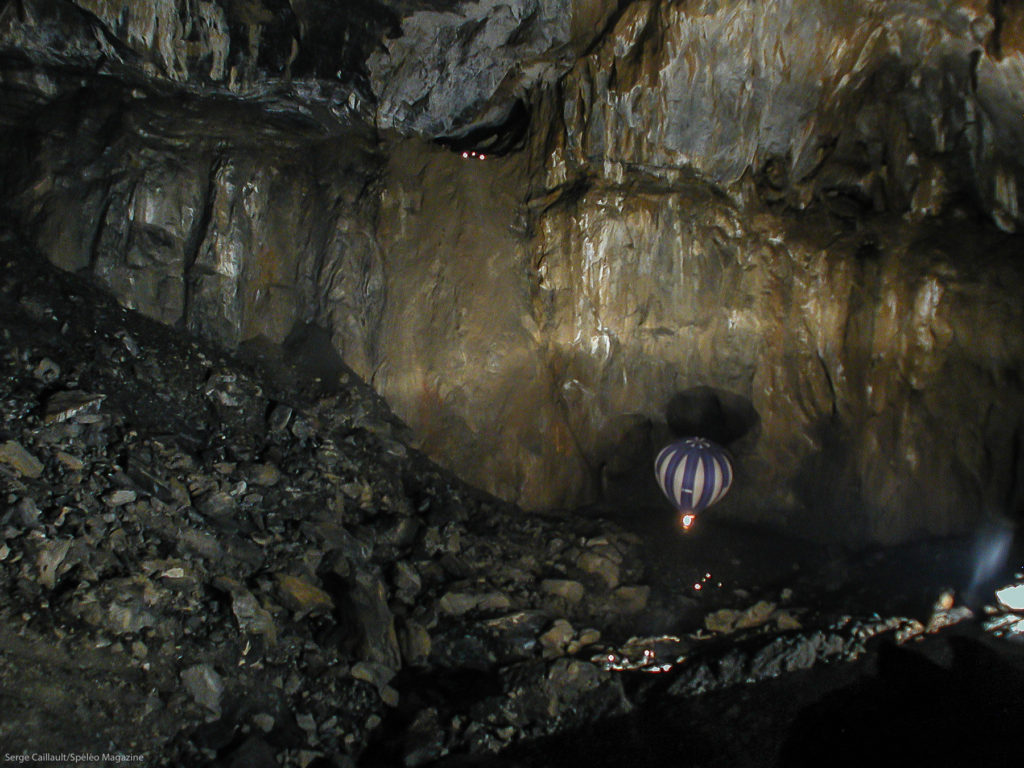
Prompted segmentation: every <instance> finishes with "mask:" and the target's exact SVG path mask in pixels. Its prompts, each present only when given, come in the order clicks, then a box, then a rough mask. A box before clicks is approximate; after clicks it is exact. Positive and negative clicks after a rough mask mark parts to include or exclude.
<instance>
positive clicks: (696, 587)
mask: <svg viewBox="0 0 1024 768" xmlns="http://www.w3.org/2000/svg"><path fill="white" fill-rule="evenodd" d="M710 578H711V574H710V573H705V574H704V578H703V579H701V580H700V581H698V582H694V585H693V589H694V591H696V592H700V591H701V590H702V589H704V585H705V584H707V582H708V580H709V579H710ZM715 586H718V587H720V586H722V582H718V583H717V584H716V585H715Z"/></svg>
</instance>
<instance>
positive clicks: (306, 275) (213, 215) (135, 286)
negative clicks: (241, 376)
mask: <svg viewBox="0 0 1024 768" xmlns="http://www.w3.org/2000/svg"><path fill="white" fill-rule="evenodd" d="M254 121H255V122H254ZM254 128H255V130H254ZM16 135H17V136H18V137H19V138H16V139H14V141H16V142H19V143H21V142H25V143H27V144H29V145H31V146H32V147H33V149H34V152H33V153H32V154H30V155H26V156H23V157H18V158H14V159H12V160H11V162H9V163H8V164H7V165H6V167H5V171H6V174H5V176H6V182H7V187H8V189H14V188H21V189H22V190H23V191H22V193H21V194H20V195H19V196H18V198H17V200H16V205H15V208H16V209H17V211H18V216H19V218H20V219H21V221H22V226H23V227H24V228H25V229H26V231H28V232H30V233H31V241H32V243H33V245H34V246H35V247H36V248H38V249H39V250H40V251H42V252H43V253H45V254H47V255H48V256H49V257H50V258H51V259H52V260H53V261H54V262H55V263H56V264H57V265H58V266H61V267H62V268H64V269H68V270H71V271H79V270H90V271H91V272H92V273H93V274H94V275H95V277H96V279H97V280H98V281H99V282H100V283H101V284H102V285H104V286H105V287H106V288H107V289H108V290H110V292H111V293H113V294H114V295H115V296H116V297H117V298H118V300H119V301H120V302H121V303H122V304H123V305H124V306H126V307H129V308H132V309H138V310H139V311H141V312H142V313H143V314H146V315H149V316H150V317H153V318H155V319H157V320H160V321H162V322H165V323H168V324H171V325H182V326H184V327H187V328H189V329H190V330H192V331H195V332H197V333H199V334H200V335H202V336H205V337H207V338H209V339H211V340H213V341H215V342H217V343H218V344H220V345H222V346H224V347H226V348H235V347H237V346H238V345H239V344H240V343H241V342H244V341H247V340H250V339H254V338H258V337H263V338H265V339H267V340H269V341H271V342H277V343H279V342H281V341H283V340H284V339H285V338H286V337H287V336H288V334H289V332H290V331H291V330H292V329H293V328H294V327H296V326H297V325H301V324H314V325H319V326H321V327H323V328H330V329H336V331H337V332H336V333H335V334H334V342H335V344H336V346H337V348H338V350H339V351H340V352H341V353H342V354H343V355H345V356H346V357H347V358H349V359H350V360H351V365H353V366H354V367H358V369H359V370H360V372H362V373H365V372H366V371H367V370H369V369H370V365H371V363H370V359H371V357H372V354H373V353H372V347H373V344H374V343H375V338H376V335H377V330H376V325H377V323H378V321H379V316H380V311H381V309H382V305H383V282H382V280H383V277H382V272H381V269H382V263H381V260H380V258H379V253H378V250H377V246H376V241H375V235H374V232H373V222H374V218H375V213H374V212H375V210H376V207H377V194H376V193H375V192H374V191H372V188H373V179H374V178H375V174H376V172H377V171H376V168H377V167H378V166H379V163H380V159H379V156H378V155H377V153H376V149H375V148H374V146H373V144H372V141H371V140H370V139H368V137H367V134H366V132H365V131H363V133H361V134H360V133H358V132H347V133H343V134H341V135H339V136H324V135H322V134H321V133H319V132H318V131H313V132H310V130H309V127H308V125H305V124H303V123H294V122H290V121H287V120H285V121H282V122H278V123H276V124H275V123H272V122H271V123H268V122H267V121H266V119H265V116H264V115H263V114H262V112H259V111H257V110H253V109H251V108H248V107H246V106H244V105H240V104H231V103H225V104H221V105H219V107H217V106H213V105H210V104H205V103H203V104H197V103H196V102H194V101H190V100H185V101H182V100H173V101H165V100H161V99H158V98H149V97H131V96H125V95H124V94H123V93H121V92H120V91H119V90H118V89H113V90H111V89H103V88H99V89H95V90H94V89H91V88H89V89H84V90H83V91H81V92H80V93H78V94H76V95H75V96H74V97H73V98H68V99H67V100H61V101H59V102H57V103H55V104H53V105H52V106H51V107H50V108H49V109H48V110H46V111H45V112H44V113H43V114H42V115H41V117H40V118H39V122H37V123H33V124H28V125H25V124H21V125H20V126H19V127H18V129H16Z"/></svg>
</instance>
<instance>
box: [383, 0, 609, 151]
mask: <svg viewBox="0 0 1024 768" xmlns="http://www.w3.org/2000/svg"><path fill="white" fill-rule="evenodd" d="M615 5H616V4H615V3H614V2H610V1H609V0H598V2H593V1H592V0H586V1H584V0H555V2H550V1H545V0H511V1H510V0H478V1H475V2H460V3H458V4H457V5H455V7H453V8H452V9H451V10H447V11H438V10H424V11H419V12H417V13H412V14H410V15H408V16H406V17H405V18H403V19H402V22H401V25H402V34H401V35H400V36H398V37H395V38H393V39H390V40H387V41H385V46H386V47H385V50H383V51H378V52H375V53H374V54H372V55H371V56H370V58H369V61H368V65H369V68H370V76H371V84H372V86H373V91H374V94H375V95H376V96H377V98H378V107H377V120H378V124H379V125H380V126H381V127H383V128H398V129H399V130H401V131H402V132H404V133H411V134H417V135H420V136H428V137H437V136H452V135H458V134H461V133H464V132H466V131H467V130H468V129H469V128H471V127H473V126H478V125H479V124H481V123H482V124H485V125H486V124H489V123H500V122H502V121H503V120H504V119H505V118H507V117H508V113H509V112H510V110H511V108H512V104H513V103H514V101H515V100H516V99H517V98H522V97H523V96H524V95H525V94H526V92H527V90H528V89H529V88H530V87H532V86H535V85H537V84H538V83H540V82H544V81H547V82H553V81H554V80H555V79H556V78H557V77H558V76H560V75H561V74H563V73H564V72H565V71H566V70H568V69H569V67H571V66H572V63H573V62H574V60H575V57H576V56H577V55H578V54H579V53H580V52H582V50H583V48H585V47H586V46H587V45H588V44H589V43H590V42H591V41H592V40H593V39H594V37H595V36H596V35H597V34H598V33H599V32H600V31H601V30H602V29H603V27H604V25H605V24H606V23H607V21H608V19H609V18H610V16H611V14H612V12H613V11H614V10H615Z"/></svg>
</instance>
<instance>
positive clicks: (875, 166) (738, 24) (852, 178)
mask: <svg viewBox="0 0 1024 768" xmlns="http://www.w3.org/2000/svg"><path fill="white" fill-rule="evenodd" d="M1015 18H1016V17H1015ZM1017 20H1018V21H1019V19H1017ZM1011 28H1012V23H1011V25H1010V26H1007V25H1005V24H1001V23H999V20H997V19H996V18H994V17H993V16H992V15H990V13H989V11H988V9H987V6H985V5H984V4H981V3H971V2H964V3H951V4H947V5H945V6H942V7H937V6H934V4H928V3H907V2H901V1H899V0H896V1H893V2H881V3H878V2H859V1H858V2H850V3H833V4H825V5H822V4H821V3H816V2H811V1H810V0H770V2H768V3H754V2H750V1H749V0H732V1H731V2H724V3H723V2H698V3H679V2H670V1H664V2H662V1H659V0H640V1H638V2H634V3H631V4H630V5H629V6H628V7H627V8H626V10H625V11H624V12H623V14H622V15H621V17H620V18H619V19H618V23H617V24H616V26H615V28H614V30H613V31H612V32H611V33H610V34H609V35H607V36H606V37H605V38H604V39H603V40H602V41H601V43H600V44H599V45H597V46H596V48H595V50H594V52H593V53H592V54H590V55H589V56H586V57H583V58H581V59H580V61H579V63H578V64H577V65H576V67H575V68H574V69H573V70H572V72H571V73H569V74H568V75H567V76H566V77H565V78H564V79H563V81H562V83H561V89H560V92H559V94H558V96H557V98H556V101H555V103H554V105H553V107H552V111H551V112H550V119H551V121H559V122H561V123H562V125H563V128H562V130H561V131H559V132H556V137H557V138H556V140H555V143H554V144H553V145H551V146H550V147H549V148H552V149H554V151H553V152H551V153H550V155H549V180H548V183H549V184H555V183H564V182H565V181H567V180H568V179H570V178H571V177H572V175H573V174H574V173H580V172H583V173H594V172H596V173H599V174H602V175H609V176H612V177H618V178H622V177H624V176H627V175H629V174H630V173H634V172H636V171H638V170H639V171H642V172H644V173H648V174H651V175H654V176H657V177H659V178H664V179H666V180H674V179H677V178H679V176H680V174H686V173H689V172H692V171H697V172H699V173H700V174H702V175H704V176H707V177H708V178H710V179H711V180H713V181H714V182H716V183H718V184H720V185H722V186H724V187H726V188H730V187H733V186H734V185H736V183H737V182H738V181H739V180H740V179H741V178H742V177H744V176H745V175H748V174H754V175H759V176H760V180H761V181H762V182H763V183H764V184H765V186H767V187H768V188H769V189H770V190H771V191H772V192H771V194H772V195H773V196H774V197H782V198H784V199H786V200H787V201H788V202H790V204H792V205H794V206H795V207H799V208H802V207H805V206H806V205H808V204H809V203H810V202H811V201H812V200H814V199H819V200H822V201H824V202H826V203H830V204H833V205H835V206H837V207H843V208H845V209H846V210H847V211H848V212H849V213H850V214H851V215H855V214H856V213H857V212H859V210H883V209H884V210H897V211H900V212H904V211H911V212H913V213H914V214H916V215H926V214H932V215H934V214H938V213H941V212H942V210H943V209H944V207H946V206H947V205H948V204H949V203H950V202H951V201H950V198H952V197H955V196H956V195H957V194H969V195H971V196H972V197H974V198H976V199H978V200H981V201H983V204H984V205H985V207H987V208H988V209H989V210H990V211H991V215H992V216H993V217H994V219H995V220H996V222H997V223H998V224H999V225H1000V226H1001V227H1003V228H1005V229H1008V230H1011V231H1012V230H1014V229H1015V228H1017V227H1019V226H1020V225H1021V223H1022V222H1024V219H1022V208H1024V206H1022V198H1021V192H1022V178H1024V171H1022V164H1021V161H1020V157H1019V152H1018V151H1017V147H1019V146H1020V142H1021V140H1022V139H1024V120H1022V119H1021V117H1020V115H1021V113H1022V108H1024V51H1022V50H1021V49H1020V41H1019V38H1018V37H1015V36H1014V34H1013V33H1012V32H1010V31H1009V30H1010V29H1011ZM1014 113H1015V114H1014ZM545 122H546V121H545Z"/></svg>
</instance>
